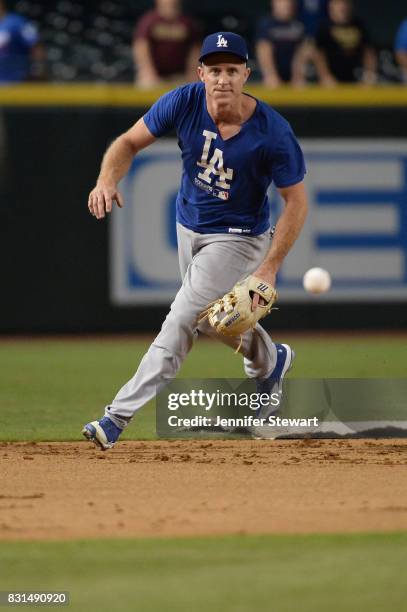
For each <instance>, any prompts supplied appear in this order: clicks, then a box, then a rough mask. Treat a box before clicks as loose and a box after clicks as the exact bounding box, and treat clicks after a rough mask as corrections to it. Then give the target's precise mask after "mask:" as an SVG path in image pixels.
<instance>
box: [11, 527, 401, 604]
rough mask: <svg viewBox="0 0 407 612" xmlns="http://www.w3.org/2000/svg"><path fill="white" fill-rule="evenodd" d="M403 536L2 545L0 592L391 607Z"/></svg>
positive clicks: (83, 600) (100, 600)
mask: <svg viewBox="0 0 407 612" xmlns="http://www.w3.org/2000/svg"><path fill="white" fill-rule="evenodd" d="M406 563H407V534H383V535H346V536H345V535H318V536H270V535H268V536H224V537H217V538H188V539H187V538H178V539H168V540H155V539H145V540H143V539H138V540H122V541H120V540H104V541H73V542H53V543H52V542H48V543H36V542H28V543H22V542H19V543H7V542H2V544H1V546H0V590H9V589H15V590H35V589H43V590H47V591H52V590H67V591H70V597H71V605H70V607H69V609H70V610H75V612H76V611H84V612H85V611H86V612H90V611H93V610H98V611H99V612H103V611H109V612H110V611H112V610H114V611H118V612H125V611H127V610H129V611H130V610H131V611H133V610H142V611H143V612H163V611H179V612H184V611H185V612H190V611H192V610H193V611H194V612H229V611H230V612H232V611H233V612H252V611H253V610H267V611H268V610H272V611H276V612H319V611H321V612H326V611H328V610H329V612H339V611H345V610H346V611H353V610H358V612H364V611H366V612H383V611H384V610H391V611H392V612H401V611H403V610H407V583H406V581H405V580H404V573H405V567H406Z"/></svg>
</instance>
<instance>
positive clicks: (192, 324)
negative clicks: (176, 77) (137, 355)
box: [82, 32, 307, 450]
mask: <svg viewBox="0 0 407 612" xmlns="http://www.w3.org/2000/svg"><path fill="white" fill-rule="evenodd" d="M247 60H248V52H247V46H246V42H245V40H244V39H243V38H242V37H241V36H238V35H237V34H234V33H232V32H217V33H215V34H210V35H209V36H207V37H206V39H205V40H204V42H203V46H202V50H201V56H200V65H199V66H198V77H199V81H198V82H196V83H192V84H189V85H185V86H182V87H178V88H177V89H174V90H173V91H170V92H169V93H167V94H165V95H164V96H162V97H161V98H160V99H159V100H158V101H157V102H156V103H155V104H154V105H153V106H152V107H151V108H150V110H149V111H148V112H147V113H146V114H145V115H144V117H142V118H141V119H140V120H139V121H137V123H136V124H135V125H134V126H133V127H131V128H130V129H129V130H128V131H127V132H125V133H124V134H122V135H121V136H119V138H117V140H115V141H114V142H113V144H112V145H111V146H110V147H109V148H108V150H107V152H106V154H105V156H104V159H103V162H102V167H101V171H100V175H99V178H98V180H97V184H96V187H95V188H94V189H93V191H92V192H91V193H90V196H89V203H88V207H89V211H90V213H91V214H92V215H94V216H95V217H96V219H103V218H104V217H105V215H106V213H110V212H111V210H112V207H113V205H114V203H116V204H117V205H118V206H119V207H120V208H121V207H122V206H123V199H122V195H121V193H120V192H119V190H118V183H119V181H120V180H121V179H122V178H123V177H124V175H125V174H126V173H127V171H128V169H129V167H130V165H131V163H132V160H133V157H134V156H135V155H136V154H137V153H138V152H139V151H140V150H141V149H144V148H145V147H148V146H149V145H150V144H152V143H153V142H154V141H155V139H156V138H159V137H160V136H162V135H164V134H166V133H167V132H169V131H171V130H173V129H175V130H176V131H177V135H178V144H179V147H180V149H181V156H182V162H183V172H182V178H181V185H180V189H179V192H178V196H177V201H176V208H177V237H178V250H179V262H180V269H181V275H182V279H183V282H182V286H181V288H180V290H179V291H178V293H177V295H176V297H175V299H174V301H173V303H172V305H171V309H170V312H169V313H168V315H167V317H166V319H165V321H164V323H163V326H162V328H161V331H160V333H159V334H158V336H157V337H156V338H155V340H154V341H153V343H152V344H151V346H150V348H149V350H148V351H147V353H146V354H145V355H144V357H143V359H142V360H141V362H140V365H139V367H138V369H137V371H136V373H135V374H134V376H133V378H131V380H129V381H128V382H127V383H126V384H125V385H124V386H123V387H122V388H121V389H120V391H119V392H118V393H117V395H116V397H115V398H114V399H113V401H112V402H111V403H110V404H109V405H108V406H107V407H106V409H105V415H104V416H103V418H101V419H100V420H99V421H93V422H91V423H88V424H87V425H85V427H84V428H83V431H82V433H83V434H84V436H85V437H86V438H87V439H89V440H92V441H93V442H94V443H95V444H96V445H97V446H99V447H100V448H101V449H103V450H106V449H108V448H111V447H112V446H113V445H114V443H115V442H116V441H117V439H118V438H119V436H120V434H121V432H122V430H123V429H124V428H125V427H126V426H127V425H128V423H129V422H130V420H131V419H132V417H133V416H134V414H135V412H136V411H137V410H139V409H140V408H141V407H142V406H143V405H144V404H146V403H147V402H148V401H149V400H150V399H151V398H152V397H154V396H155V394H156V393H157V392H159V391H160V390H161V389H162V388H163V387H164V386H165V385H166V384H167V383H168V382H169V381H171V380H172V379H174V378H175V377H176V375H177V372H178V370H179V368H180V366H181V364H182V362H183V360H184V359H185V357H186V355H187V353H188V351H189V350H190V349H191V347H192V344H193V341H194V339H195V337H196V336H197V335H198V333H204V334H208V335H211V336H216V337H218V338H219V339H220V340H221V341H223V342H225V343H226V344H228V345H229V346H230V347H231V348H232V349H235V350H236V349H238V348H239V351H240V353H241V354H242V355H243V357H244V369H245V372H246V375H247V376H248V377H250V378H254V379H256V386H257V390H258V391H259V392H271V390H272V389H273V388H274V386H275V385H281V382H282V379H283V378H284V375H285V374H286V372H287V371H288V369H289V368H290V366H291V363H292V361H293V358H294V353H293V351H292V349H291V348H290V347H289V346H288V345H287V344H275V343H273V341H272V340H271V338H270V336H269V335H268V333H266V331H265V330H264V329H263V328H262V327H261V326H260V325H259V324H256V326H255V327H254V328H253V329H249V330H248V331H246V332H245V333H244V334H243V336H242V338H239V337H238V336H236V337H233V336H221V335H219V334H217V332H216V330H215V329H213V328H212V327H211V325H210V324H209V323H208V321H207V320H204V321H202V322H201V323H198V319H199V316H200V314H201V313H202V311H204V310H205V308H206V307H207V305H208V304H209V303H211V302H213V301H214V300H216V299H218V298H219V297H220V296H222V295H223V294H225V293H226V292H228V291H229V290H230V289H231V287H232V286H233V285H234V284H235V283H236V282H237V281H239V280H241V279H243V278H245V277H247V276H248V275H252V274H253V275H254V276H255V277H256V278H257V279H260V281H261V284H260V285H259V287H263V288H264V287H266V288H268V287H273V286H274V285H275V279H276V273H277V271H278V269H279V267H280V265H281V263H282V261H283V260H284V257H285V256H286V255H287V253H288V252H289V250H290V248H291V246H292V245H293V243H294V241H295V240H296V238H297V237H298V235H299V233H300V231H301V228H302V226H303V223H304V220H305V216H306V211H307V200H306V195H305V189H304V184H303V179H304V174H305V165H304V158H303V154H302V151H301V149H300V146H299V144H298V142H297V140H296V138H295V136H294V134H293V132H292V129H291V127H290V125H289V124H288V122H287V121H286V120H285V119H283V117H281V115H279V114H278V113H277V112H276V111H274V110H273V109H272V108H271V107H269V106H268V105H267V104H265V103H264V102H261V101H260V100H257V99H256V98H254V97H252V96H250V95H248V94H245V93H243V87H244V85H245V83H246V81H247V79H248V77H249V74H250V69H249V68H248V66H247ZM157 180H159V177H157ZM272 181H274V183H275V185H276V186H277V188H278V189H279V192H280V194H281V195H282V198H283V200H284V202H285V206H284V210H283V212H282V214H281V215H280V218H279V220H278V223H277V226H276V229H275V232H274V235H273V238H272V240H271V232H270V223H269V216H270V211H269V202H268V199H267V194H266V192H267V189H268V187H269V185H270V183H271V182H272ZM152 205H153V203H152ZM260 293H261V291H260ZM251 295H252V296H253V299H252V306H251V308H252V309H253V310H256V309H258V308H260V307H261V305H262V298H261V297H260V295H259V293H252V294H251Z"/></svg>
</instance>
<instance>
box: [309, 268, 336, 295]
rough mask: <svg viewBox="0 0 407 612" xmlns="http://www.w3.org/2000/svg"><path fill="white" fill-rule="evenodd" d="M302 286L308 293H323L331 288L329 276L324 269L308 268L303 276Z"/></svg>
mask: <svg viewBox="0 0 407 612" xmlns="http://www.w3.org/2000/svg"><path fill="white" fill-rule="evenodd" d="M302 284H303V285H304V289H305V290H306V291H308V292H309V293H325V291H328V290H329V289H330V287H331V275H330V274H329V272H328V271H327V270H324V268H310V269H309V270H308V271H307V272H306V273H305V274H304V278H303V279H302Z"/></svg>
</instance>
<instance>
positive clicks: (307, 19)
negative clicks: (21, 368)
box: [298, 0, 328, 39]
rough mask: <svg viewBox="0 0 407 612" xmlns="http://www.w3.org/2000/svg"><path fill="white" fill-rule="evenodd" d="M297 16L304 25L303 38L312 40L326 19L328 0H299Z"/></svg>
mask: <svg viewBox="0 0 407 612" xmlns="http://www.w3.org/2000/svg"><path fill="white" fill-rule="evenodd" d="M298 16H299V18H300V19H301V21H302V22H303V24H304V27H305V36H306V37H307V38H311V39H314V38H315V36H316V33H317V31H318V28H319V26H320V25H321V23H322V22H323V21H326V19H327V18H328V0H299V2H298Z"/></svg>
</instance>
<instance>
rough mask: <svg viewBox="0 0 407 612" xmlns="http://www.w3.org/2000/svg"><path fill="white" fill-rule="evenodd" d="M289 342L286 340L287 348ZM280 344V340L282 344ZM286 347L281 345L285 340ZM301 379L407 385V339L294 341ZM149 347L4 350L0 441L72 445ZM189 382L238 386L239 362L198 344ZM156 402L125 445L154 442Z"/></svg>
mask: <svg viewBox="0 0 407 612" xmlns="http://www.w3.org/2000/svg"><path fill="white" fill-rule="evenodd" d="M286 338H287V337H286V336H284V340H285V339H286ZM279 339H280V338H279ZM280 340H281V339H280ZM287 340H288V341H289V342H290V343H292V345H293V346H294V348H295V350H296V353H297V358H296V361H295V369H294V370H293V373H292V375H293V376H295V377H298V378H301V377H317V378H321V377H326V378H329V377H404V376H405V364H406V362H407V343H406V341H405V339H404V338H400V339H397V338H394V337H393V338H383V337H380V336H378V337H376V338H375V337H369V336H367V337H366V338H363V337H359V336H356V337H353V338H351V337H345V338H344V339H343V340H341V339H339V338H337V337H331V336H327V337H326V338H321V337H319V338H318V339H315V340H312V339H308V338H304V337H301V336H300V337H298V338H296V337H295V336H290V337H288V338H287ZM148 345H149V343H148V342H146V341H140V340H136V339H135V340H120V339H119V338H118V339H109V340H100V339H89V340H81V339H78V340H70V339H67V340H63V339H60V340H50V339H48V340H47V339H37V340H24V341H23V340H19V341H16V342H10V341H7V342H4V343H3V344H2V345H0V440H75V439H78V438H79V437H80V435H79V430H80V428H81V426H82V424H83V423H84V422H86V421H89V420H92V419H95V418H97V417H99V416H100V415H101V414H102V412H103V407H104V406H105V404H107V403H108V402H109V401H110V400H111V399H112V398H113V397H114V395H115V393H116V392H117V390H118V389H119V388H120V387H121V386H122V385H123V384H124V383H125V382H126V381H127V380H128V379H129V378H130V377H131V376H132V375H133V373H134V371H135V370H136V368H137V365H138V363H139V361H140V359H141V357H142V355H143V354H144V352H145V351H146V349H147V348H148ZM180 376H182V377H184V378H239V377H242V376H243V370H242V360H241V357H240V356H238V355H233V353H232V352H231V351H230V350H229V349H228V348H227V347H224V346H223V345H221V344H220V343H216V342H198V345H197V346H195V347H194V349H193V350H192V351H191V353H190V355H189V356H188V358H187V359H186V361H185V363H184V364H183V367H182V369H181V372H180ZM154 432H155V418H154V409H153V402H150V404H149V405H148V406H146V407H145V408H144V409H143V410H141V411H140V412H139V414H138V415H137V418H136V420H135V423H134V424H133V425H132V426H131V427H130V428H129V429H128V430H127V431H126V432H125V434H124V436H123V438H124V439H126V438H127V439H132V438H144V439H151V438H153V437H154V436H155V433H154Z"/></svg>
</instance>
